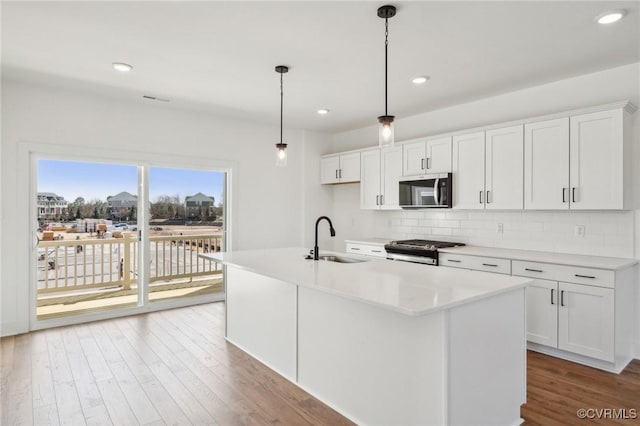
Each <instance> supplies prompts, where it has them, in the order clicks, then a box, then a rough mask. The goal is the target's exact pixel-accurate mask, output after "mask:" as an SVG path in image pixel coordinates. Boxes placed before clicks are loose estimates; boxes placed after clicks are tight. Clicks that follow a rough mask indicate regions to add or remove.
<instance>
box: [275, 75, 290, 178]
mask: <svg viewBox="0 0 640 426" xmlns="http://www.w3.org/2000/svg"><path fill="white" fill-rule="evenodd" d="M276 72H277V73H279V74H280V143H277V144H276V149H277V150H278V151H277V157H276V166H278V167H286V166H287V144H286V143H283V142H282V104H283V91H282V75H283V74H284V73H287V72H289V67H287V66H284V65H278V66H277V67H276Z"/></svg>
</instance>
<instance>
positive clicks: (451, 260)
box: [447, 259, 460, 263]
mask: <svg viewBox="0 0 640 426" xmlns="http://www.w3.org/2000/svg"><path fill="white" fill-rule="evenodd" d="M447 262H453V263H460V260H455V259H447Z"/></svg>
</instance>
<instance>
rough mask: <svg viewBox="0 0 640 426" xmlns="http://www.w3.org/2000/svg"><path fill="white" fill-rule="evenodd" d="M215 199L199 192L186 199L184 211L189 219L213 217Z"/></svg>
mask: <svg viewBox="0 0 640 426" xmlns="http://www.w3.org/2000/svg"><path fill="white" fill-rule="evenodd" d="M214 203H215V199H214V198H213V197H211V196H208V195H204V194H203V193H202V192H198V193H197V194H195V195H190V196H187V197H185V199H184V211H185V214H186V216H187V218H196V217H199V218H205V217H211V216H212V215H213V214H214V213H213V207H214Z"/></svg>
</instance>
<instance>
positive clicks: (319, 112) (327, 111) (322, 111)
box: [318, 108, 329, 115]
mask: <svg viewBox="0 0 640 426" xmlns="http://www.w3.org/2000/svg"><path fill="white" fill-rule="evenodd" d="M318 114H320V115H327V114H329V110H328V109H326V108H320V109H319V110H318Z"/></svg>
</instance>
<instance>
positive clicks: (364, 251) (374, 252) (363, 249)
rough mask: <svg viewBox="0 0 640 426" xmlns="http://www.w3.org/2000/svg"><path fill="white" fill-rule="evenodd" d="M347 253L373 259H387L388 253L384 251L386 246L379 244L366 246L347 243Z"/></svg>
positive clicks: (364, 244)
mask: <svg viewBox="0 0 640 426" xmlns="http://www.w3.org/2000/svg"><path fill="white" fill-rule="evenodd" d="M347 253H353V254H360V255H363V256H372V257H381V258H386V257H387V251H386V250H385V249H384V246H382V245H377V244H366V243H350V242H348V243H347Z"/></svg>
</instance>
